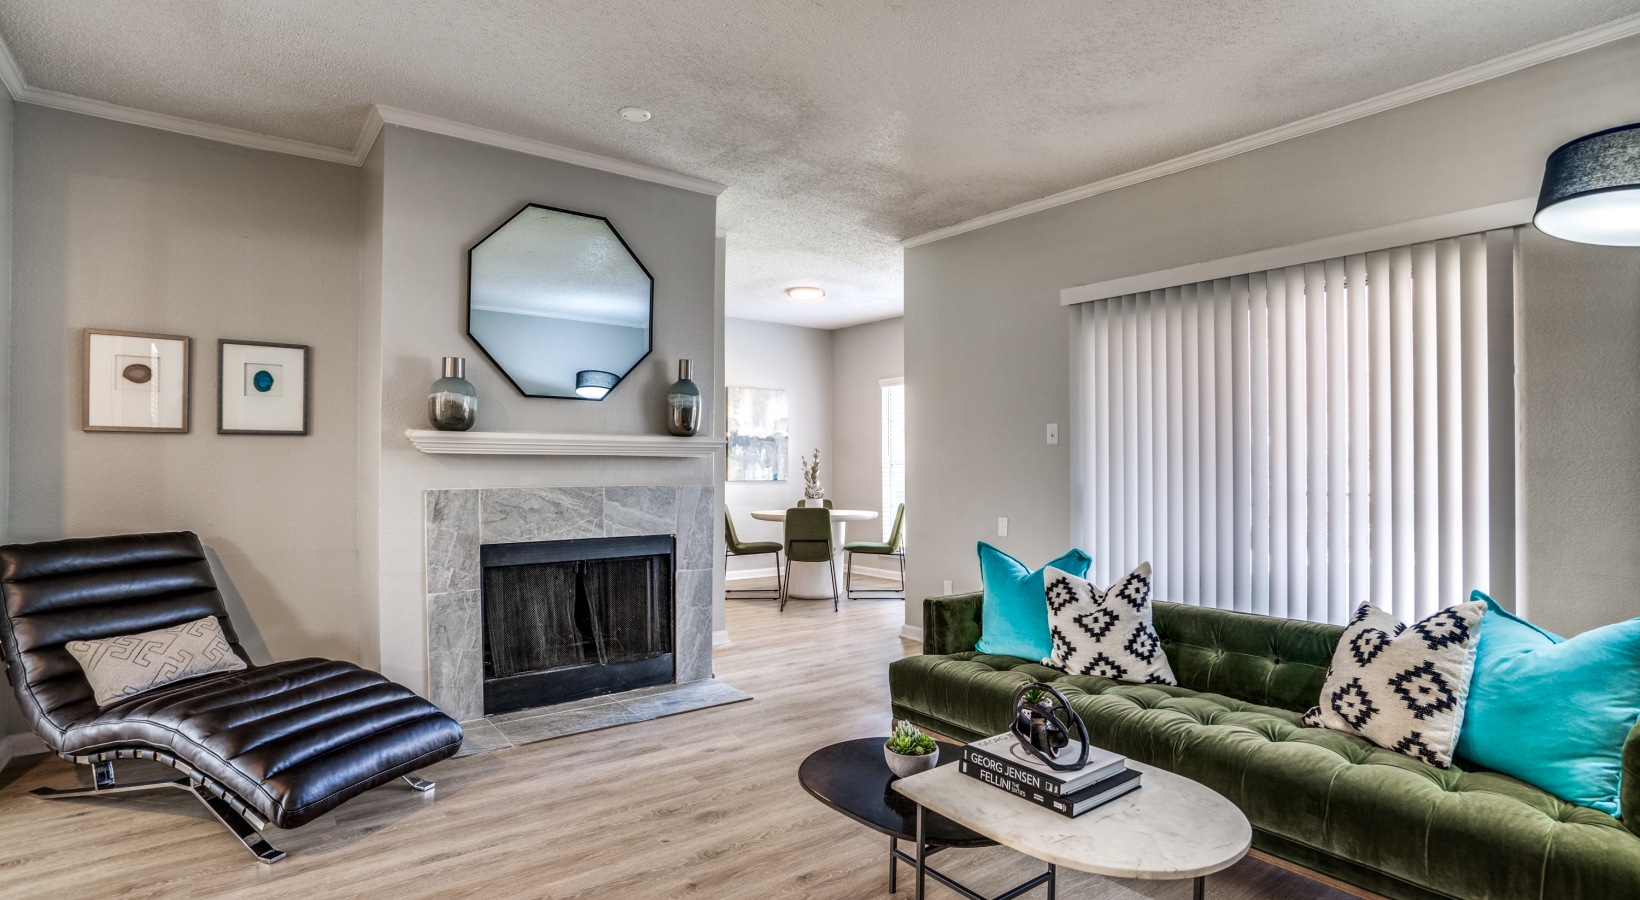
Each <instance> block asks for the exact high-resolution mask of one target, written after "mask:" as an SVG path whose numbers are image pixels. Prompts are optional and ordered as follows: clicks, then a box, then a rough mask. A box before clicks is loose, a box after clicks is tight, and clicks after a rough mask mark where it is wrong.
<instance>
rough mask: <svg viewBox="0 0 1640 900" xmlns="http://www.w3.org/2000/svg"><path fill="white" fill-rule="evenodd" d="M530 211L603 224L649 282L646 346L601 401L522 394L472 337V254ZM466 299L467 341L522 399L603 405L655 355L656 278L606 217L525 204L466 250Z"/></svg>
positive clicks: (506, 373) (544, 205)
mask: <svg viewBox="0 0 1640 900" xmlns="http://www.w3.org/2000/svg"><path fill="white" fill-rule="evenodd" d="M531 209H545V210H549V211H551V212H556V213H563V214H565V215H570V216H580V217H581V218H583V219H597V220H598V221H600V222H602V223H604V227H605V228H608V229H609V233H610V234H613V235H615V240H617V241H620V242H621V248H622V249H624V250H625V251H626V255H627V256H630V257H632V261H633V262H635V263H637V264H638V268H639V269H641V270H643V274H644V277H645V278H648V279H649V327H647V328H645V329H644V333H645V346H644V351H643V355H642V356H640V357H638V358H637V359H636V360H635V361H633V363H632V365H630V366H628V367H627V369H626V371H625V372H615V373H612V374H614V375H615V376H616V380H615V386H614V387H611V388H610V389H609V392H608V393H606V394H604V396H602V397H596V398H594V397H582V396H581V395H579V394H532V393H530V392H529V391H526V390H524V388H523V387H521V386H520V385H519V384H518V382H517V381H515V380H514V379H513V377H512V373H510V372H508V371H507V367H506V366H504V365H502V364H501V362H500V361H499V360H497V359H496V358H495V357H494V356H492V355H491V354H490V351H489V350H488V349H487V348H485V346H484V342H483V341H480V340H479V339H478V336H477V335H475V334H473V251H475V250H477V249H478V248H479V246H480V245H482V244H483V243H484V242H485V241H487V240H489V239H490V238H492V237H495V235H496V232H498V231H500V230H501V229H503V228H506V227H507V226H508V225H510V224H511V223H512V221H513V220H514V219H516V218H518V217H519V216H521V215H523V214H524V213H526V212H528V211H530V210H531ZM466 297H467V311H466V320H467V321H466V329H467V340H469V341H472V342H473V346H475V347H477V348H478V352H480V353H482V354H484V358H485V359H487V360H489V361H490V365H492V366H494V367H495V370H496V371H498V372H500V373H501V377H503V378H505V379H507V383H508V384H510V385H512V386H513V390H515V391H517V392H518V393H519V395H520V396H523V397H530V398H533V399H537V400H585V401H587V402H589V403H602V402H603V401H605V400H607V399H609V395H610V394H613V393H615V388H618V387H620V386H621V383H622V382H624V381H626V376H628V375H631V374H632V372H633V370H635V369H637V368H638V366H641V365H643V361H644V360H646V359H648V358H649V356H650V354H652V353H654V352H655V276H654V274H653V273H652V272H650V271H649V267H648V266H646V265H644V264H643V260H642V259H639V258H638V254H637V253H636V252H634V251H633V249H632V245H631V244H628V243H627V242H626V238H625V237H623V236H622V235H621V231H620V229H618V228H616V227H615V223H614V222H611V221H609V219H608V218H607V217H605V216H597V215H593V214H592V213H584V212H576V211H575V210H573V209H563V208H561V207H557V206H548V205H547V204H545V203H526V204H524V205H523V206H521V207H519V209H518V211H517V212H515V213H513V214H512V215H510V216H508V217H507V218H506V219H504V220H502V222H501V224H500V225H497V226H495V227H494V228H492V229H490V233H489V234H486V235H484V236H483V237H481V238H479V239H478V240H477V241H475V242H474V243H473V245H472V246H471V247H468V248H467V291H466Z"/></svg>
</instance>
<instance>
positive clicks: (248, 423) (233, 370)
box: [216, 340, 311, 434]
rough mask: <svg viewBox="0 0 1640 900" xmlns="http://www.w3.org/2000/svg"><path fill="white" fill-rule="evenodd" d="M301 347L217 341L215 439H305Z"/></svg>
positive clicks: (305, 354) (304, 363)
mask: <svg viewBox="0 0 1640 900" xmlns="http://www.w3.org/2000/svg"><path fill="white" fill-rule="evenodd" d="M310 353H311V351H310V350H309V348H308V347H307V345H305V344H270V343H266V342H264V341H229V340H221V341H217V379H216V433H217V434H307V433H308V397H309V393H310V391H309V379H308V359H309V354H310Z"/></svg>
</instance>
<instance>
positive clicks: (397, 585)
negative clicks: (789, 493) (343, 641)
mask: <svg viewBox="0 0 1640 900" xmlns="http://www.w3.org/2000/svg"><path fill="white" fill-rule="evenodd" d="M377 146H378V152H380V153H381V154H382V155H381V160H380V165H379V167H378V168H379V175H378V174H377V173H376V172H375V171H372V170H371V169H370V167H368V166H367V169H366V172H365V180H366V182H367V183H366V187H365V191H364V193H365V195H366V197H367V198H369V197H372V196H373V193H372V192H374V191H375V190H377V188H375V187H374V186H373V185H371V184H370V182H371V181H373V180H376V179H378V178H379V180H380V189H379V190H380V193H381V200H380V205H381V213H380V221H381V225H380V233H381V237H380V251H379V252H380V257H379V259H375V258H367V259H365V261H364V265H365V271H366V272H367V273H370V274H368V275H367V276H366V279H365V282H364V287H365V290H366V291H367V292H368V291H371V290H375V295H374V296H367V297H366V298H365V299H364V303H363V310H364V312H365V314H366V315H371V314H375V315H376V318H377V321H376V322H375V323H371V324H369V325H366V326H363V327H361V328H360V329H359V334H360V337H361V338H362V339H364V340H365V341H366V342H373V343H375V345H376V346H377V347H379V348H380V354H381V365H380V372H381V381H380V384H379V385H376V384H366V385H365V388H366V390H367V392H374V393H367V395H366V396H365V397H364V399H363V408H362V409H361V416H360V422H361V427H368V426H369V425H374V426H375V428H376V433H375V435H374V436H369V437H366V438H364V440H365V442H366V444H368V446H367V447H364V448H362V449H363V450H364V453H365V455H366V457H367V458H366V459H365V460H364V461H363V462H361V466H360V468H361V470H373V472H374V485H373V490H374V493H373V494H372V488H371V487H367V488H366V489H365V490H364V491H361V492H360V494H359V498H360V502H361V507H363V506H365V505H367V504H368V505H369V507H368V508H361V512H360V516H361V519H364V520H368V519H371V518H374V519H375V520H376V522H377V525H378V527H377V528H376V529H375V532H374V533H375V535H376V545H375V547H373V548H370V549H369V550H366V551H365V552H364V553H361V560H363V559H364V558H366V557H368V556H369V555H370V553H371V552H374V554H375V562H376V569H375V570H376V571H377V572H378V573H379V575H378V576H377V577H376V584H375V595H374V596H373V597H370V598H369V599H368V600H367V601H366V603H368V604H370V605H371V606H373V608H374V612H375V616H376V626H377V631H378V632H379V634H380V636H381V644H380V647H379V663H380V666H381V669H382V671H383V672H385V673H386V674H387V675H388V676H389V677H391V678H394V679H397V680H400V681H403V682H404V683H406V684H409V685H411V686H413V687H416V688H418V689H420V688H423V687H424V686H425V685H426V679H427V650H426V612H425V608H424V600H423V596H424V584H423V564H422V558H423V550H422V517H423V509H422V502H423V501H422V494H423V491H425V490H428V489H451V488H475V487H535V486H548V485H585V484H712V483H714V481H715V474H714V465H715V461H713V460H710V459H658V460H657V459H617V458H596V459H594V458H566V457H498V456H491V457H483V456H429V455H426V454H423V453H421V452H419V451H417V450H416V449H415V448H414V447H413V446H412V445H411V444H410V442H409V441H408V440H407V439H406V438H405V436H404V431H405V429H407V428H426V427H428V426H427V408H426V407H427V386H428V385H429V384H431V383H432V381H433V380H434V379H435V378H437V377H438V375H439V371H438V366H439V358H440V357H442V356H465V357H467V360H468V365H467V378H468V380H469V381H471V382H472V383H473V386H474V387H475V388H476V389H477V391H478V395H479V411H478V423H477V425H476V426H475V429H476V430H480V431H522V432H566V433H586V434H656V433H662V434H664V433H665V430H666V402H665V396H666V389H667V387H668V386H669V385H670V384H671V383H672V381H673V380H674V379H675V378H676V377H677V360H678V359H680V358H687V359H691V360H693V361H694V364H695V381H696V383H697V384H699V385H700V388H701V392H702V394H704V395H705V397H706V402H707V409H706V410H705V412H706V416H707V418H706V421H708V422H714V423H715V422H717V421H718V417H717V415H716V412H715V410H714V408H713V407H714V406H715V405H716V403H717V402H718V401H717V398H718V397H720V396H721V394H722V386H723V381H722V378H721V377H720V376H719V373H718V372H717V371H716V370H715V365H714V363H715V358H716V355H717V344H716V340H717V339H716V335H717V333H718V332H719V330H720V329H721V327H722V319H721V313H720V312H719V311H718V309H717V305H716V304H717V301H716V284H717V279H716V273H715V271H714V261H715V259H716V246H717V245H716V242H715V238H716V208H717V202H716V199H715V198H713V197H710V196H707V195H705V194H697V193H694V192H691V191H685V190H681V189H678V188H671V187H665V186H662V185H657V184H653V183H650V182H645V181H638V180H635V179H632V178H627V177H623V176H620V175H614V174H610V173H607V172H599V171H594V170H591V169H584V168H580V167H578V166H573V165H569V164H567V163H561V162H556V161H553V160H547V159H541V158H538V157H533V156H526V155H523V154H519V153H513V152H510V151H506V150H498V149H496V148H494V147H489V146H484V145H480V144H474V143H470V142H467V141H461V140H457V139H454V138H448V137H443V136H440V135H434V134H428V133H425V132H419V131H414V130H411V129H406V128H399V127H394V126H389V127H388V128H386V129H385V130H384V131H383V133H382V136H381V138H380V141H379V143H378V145H377ZM530 201H534V202H537V203H543V204H546V205H548V206H555V207H559V208H562V209H570V210H576V211H582V212H589V213H596V214H598V215H602V216H607V217H608V218H609V220H610V222H611V223H613V224H614V225H615V227H616V228H617V229H618V230H619V231H620V233H621V235H622V237H624V238H625V239H626V241H627V243H628V244H630V245H631V246H632V248H633V250H634V252H636V253H637V254H638V256H639V257H640V258H641V259H642V260H643V261H644V265H645V266H647V267H648V268H649V270H650V271H651V272H652V273H654V275H655V322H654V329H655V346H654V352H653V353H651V354H650V356H649V358H648V359H646V360H644V362H642V363H640V364H639V365H638V367H637V368H636V369H635V370H634V371H633V372H632V373H631V374H630V375H628V376H627V378H626V380H624V381H623V382H622V383H621V384H620V386H618V387H617V388H616V389H615V390H614V391H613V392H611V393H610V395H609V397H608V399H606V400H604V401H602V402H596V403H594V402H588V401H584V400H556V399H532V398H526V397H523V396H520V395H519V394H518V393H517V391H515V390H514V389H513V388H512V386H511V385H510V384H508V383H507V381H506V379H505V378H503V377H502V376H501V374H500V373H499V372H497V371H496V370H495V369H494V368H493V367H491V365H490V364H489V362H488V361H487V360H485V359H483V356H482V354H481V353H480V352H479V351H478V349H477V347H475V346H474V345H473V344H472V343H471V342H470V341H469V340H468V338H467V337H466V334H465V327H464V325H465V320H466V311H465V307H464V304H465V297H466V283H465V278H466V251H467V248H468V247H470V246H471V245H472V244H473V243H474V242H475V241H477V240H479V239H481V238H483V237H484V236H485V235H486V234H489V233H490V232H491V231H493V230H494V229H495V228H496V226H498V225H500V224H501V223H502V222H504V221H506V220H507V219H508V218H509V217H511V216H512V215H513V214H514V213H516V212H517V211H518V209H519V207H520V206H522V205H523V204H524V203H526V202H530ZM374 202H375V201H374V200H372V199H367V200H366V203H367V204H371V203H374ZM374 229H375V226H374V225H369V226H367V228H366V235H367V236H366V240H367V241H372V252H374V243H373V238H372V237H371V236H370V232H371V231H372V230H374ZM376 271H379V272H380V273H381V275H380V287H379V290H376V289H375V275H374V272H376ZM360 352H361V354H362V355H365V356H368V355H369V354H370V353H371V352H372V350H371V349H370V348H361V351H360ZM372 420H374V421H372ZM369 457H374V458H369ZM717 596H718V599H717V600H716V601H715V602H716V603H718V604H720V605H721V603H722V600H721V593H720V594H718V595H717Z"/></svg>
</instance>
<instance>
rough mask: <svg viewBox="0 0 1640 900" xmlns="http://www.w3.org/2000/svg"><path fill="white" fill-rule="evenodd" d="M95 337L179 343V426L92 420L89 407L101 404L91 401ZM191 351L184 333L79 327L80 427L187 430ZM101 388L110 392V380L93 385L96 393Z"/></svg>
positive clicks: (166, 431)
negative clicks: (180, 369)
mask: <svg viewBox="0 0 1640 900" xmlns="http://www.w3.org/2000/svg"><path fill="white" fill-rule="evenodd" d="M97 337H113V338H145V339H148V340H154V341H172V342H177V343H180V344H181V345H182V346H181V348H180V350H181V352H180V362H181V364H182V366H181V368H182V373H181V376H180V384H179V385H178V387H177V390H178V391H179V392H180V393H181V398H180V399H181V414H182V424H181V426H180V427H154V426H146V425H111V424H107V423H106V422H105V423H103V424H93V423H92V416H93V413H92V409H93V407H94V406H101V405H102V404H100V403H94V402H93V394H94V390H93V381H92V375H91V373H92V369H93V366H92V345H93V343H94V339H95V338H97ZM193 355H194V340H193V338H191V337H188V336H187V335H181V334H158V333H155V332H150V331H120V330H116V329H111V328H86V329H83V330H82V332H81V352H80V430H81V431H93V432H121V433H127V434H187V433H188V430H189V428H190V427H191V421H192V416H191V411H192V408H193V396H192V390H191V386H192V383H193V372H192V369H193ZM97 368H98V369H101V366H100V365H99V366H98V367H97ZM99 380H100V379H99ZM103 390H107V391H108V392H109V393H110V394H112V393H113V391H114V388H113V386H112V382H110V385H109V386H108V387H106V388H101V389H97V390H96V391H95V393H96V394H98V395H100V394H101V391H103ZM109 405H112V397H110V403H109Z"/></svg>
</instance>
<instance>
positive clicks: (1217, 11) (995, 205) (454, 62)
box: [0, 0, 1640, 328]
mask: <svg viewBox="0 0 1640 900" xmlns="http://www.w3.org/2000/svg"><path fill="white" fill-rule="evenodd" d="M1636 11H1640V0H1621V2H1619V0H1554V2H1546V0H1491V2H1482V0H1443V2H1434V3H1432V2H1429V0H1312V2H1297V0H1293V2H1286V3H1276V2H1254V0H1229V2H1211V0H1199V2H1189V0H1173V2H1167V0H1119V2H1111V0H1009V2H1001V0H947V2H934V0H927V2H910V0H900V2H880V0H877V2H873V0H806V2H799V0H775V2H770V0H721V2H700V0H670V2H657V0H643V2H639V0H596V2H592V0H588V2H581V3H562V2H545V0H420V2H415V3H406V2H402V0H401V2H394V0H143V2H137V3H115V2H91V0H0V34H3V35H4V37H5V39H6V41H7V42H8V43H9V44H10V46H11V49H12V52H13V54H14V55H15V56H16V58H17V61H18V63H19V65H20V66H21V68H22V70H23V74H24V76H25V78H26V79H27V81H28V83H29V84H30V85H32V86H35V87H41V88H47V89H51V90H56V91H63V92H67V93H70V94H77V95H80V96H84V97H90V98H94V99H98V100H105V101H108V102H111V103H117V104H122V105H125V106H131V107H136V108H139V109H145V110H152V111H156V112H163V113H169V114H172V115H178V116H185V117H188V118H193V119H199V120H202V121H207V122H214V123H219V124H222V125H229V126H234V127H238V128H245V129H249V130H252V131H258V132H263V133H267V134H273V135H279V136H283V137H290V138H297V139H301V140H307V141H313V142H317V143H320V144H326V145H329V146H334V147H340V148H351V147H352V146H353V143H354V141H355V139H356V138H357V136H358V134H359V131H360V128H361V126H362V124H363V122H364V119H365V116H366V112H367V110H368V109H369V108H370V105H371V104H373V103H380V104H383V105H386V106H394V107H400V108H403V109H408V110H414V111H416V112H421V113H426V114H429V115H433V116H439V117H442V118H447V119H451V120H454V121H458V122H463V123H466V124H470V125H477V126H482V127H485V128H492V129H496V130H499V131H503V132H508V133H511V134H516V135H521V136H524V137H529V138H535V139H539V140H544V141H550V142H553V143H557V144H563V145H566V146H569V147H574V148H578V149H582V150H587V151H591V152H594V153H601V154H605V155H607V156H612V157H616V158H619V159H626V160H631V161H634V162H640V163H646V164H648V165H652V166H658V167H661V168H665V169H671V170H674V171H677V172H682V173H686V174H689V175H694V176H698V177H701V178H707V179H711V180H713V181H718V182H721V183H723V184H727V185H729V190H728V191H727V192H726V193H724V195H723V197H722V199H721V202H720V206H719V227H720V228H721V229H722V230H723V231H725V232H726V233H727V234H728V240H729V255H728V280H729V284H728V312H729V315H732V316H741V317H745V318H751V319H764V320H769V321H777V322H789V323H794V324H801V325H810V326H816V327H823V328H832V327H838V326H842V325H847V324H852V323H856V322H864V321H869V320H872V319H878V318H884V317H887V316H892V315H896V314H898V312H899V311H900V308H901V269H900V257H901V252H900V249H899V247H898V243H897V242H898V241H899V240H900V239H902V238H906V237H910V236H913V235H916V234H920V233H922V232H926V231H929V230H932V229H934V228H939V227H942V226H945V225H950V224H953V223H956V222H960V221H963V220H965V219H969V218H973V217H974V216H978V215H981V214H984V213H988V212H992V211H994V210H998V209H1002V208H1004V207H1007V206H1011V205H1013V204H1016V203H1021V202H1024V201H1027V200H1032V199H1035V198H1038V197H1043V196H1046V195H1048V194H1052V193H1055V192H1057V191H1061V190H1065V189H1067V188H1071V187H1076V186H1078V185H1082V184H1086V183H1088V182H1091V181H1096V180H1099V179H1101V178H1105V177H1109V176H1112V175H1117V174H1120V173H1123V172H1128V171H1131V170H1133V169H1137V168H1141V167H1143V166H1146V165H1149V164H1152V163H1156V162H1160V161H1162V160H1166V159H1170V158H1173V157H1177V156H1180V155H1183V154H1186V153H1189V152H1191V151H1194V150H1199V149H1202V148H1204V147H1209V146H1212V145H1215V144H1219V143H1223V142H1224V141H1227V140H1230V139H1233V138H1236V137H1240V136H1243V135H1247V134H1252V133H1255V132H1258V131H1263V130H1265V129H1268V128H1271V127H1274V126H1277V125H1281V124H1284V123H1287V122H1291V121H1294V120H1296V119H1301V118H1304V117H1306V116H1310V115H1313V114H1316V113H1320V112H1324V111H1327V110H1330V109H1335V108H1337V107H1340V106H1344V105H1347V104H1349V103H1352V102H1355V101H1358V100H1363V99H1366V98H1368V97H1372V96H1375V95H1378V94H1382V93H1385V92H1387V91H1390V90H1394V89H1396V88H1399V87H1404V86H1406V85H1410V84H1415V83H1417V82H1420V81H1423V80H1426V79H1429V78H1433V77H1435V76H1438V75H1442V74H1445V73H1448V72H1452V71H1455V70H1458V69H1461V68H1464V67H1466V66H1470V65H1473V64H1475V63H1478V62H1483V61H1485V60H1488V59H1491V58H1494V57H1497V56H1501V55H1503V54H1506V53H1510V52H1513V51H1516V50H1520V49H1523V48H1526V47H1529V46H1532V45H1534V44H1538V43H1542V42H1544V41H1546V40H1550V39H1553V38H1556V37H1559V36H1562V35H1565V34H1570V33H1572V32H1575V31H1580V30H1582V29H1585V28H1589V27H1592V26H1595V25H1599V24H1602V23H1604V22H1608V21H1611V20H1613V19H1616V18H1619V17H1622V16H1625V15H1628V14H1631V13H1634V12H1636ZM623 106H642V107H645V108H648V109H650V110H653V111H654V113H655V118H654V119H653V120H652V121H651V122H648V123H646V124H642V125H635V124H632V123H629V122H626V121H624V120H623V119H621V118H620V116H619V115H617V112H616V111H617V110H618V109H619V108H620V107H623ZM519 200H520V201H521V202H522V201H524V200H538V201H547V202H550V200H551V198H550V197H520V198H519ZM499 212H502V211H498V213H499ZM588 212H593V213H596V212H598V210H588ZM474 237H475V238H477V237H479V235H474ZM463 249H465V248H456V249H455V250H453V251H452V252H458V251H459V250H463ZM662 277H664V274H663V276H662ZM794 284H818V285H820V286H822V287H824V288H825V289H826V290H827V292H828V296H827V298H826V299H825V300H824V301H821V302H819V303H810V304H799V303H795V302H793V301H790V300H787V299H786V298H785V296H784V294H783V293H782V292H783V290H784V289H785V288H786V287H787V286H790V285H794Z"/></svg>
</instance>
